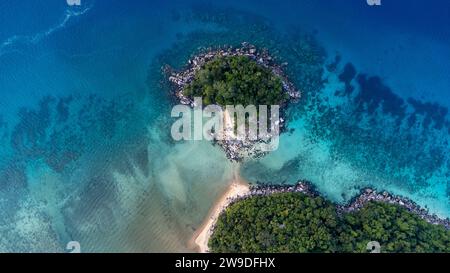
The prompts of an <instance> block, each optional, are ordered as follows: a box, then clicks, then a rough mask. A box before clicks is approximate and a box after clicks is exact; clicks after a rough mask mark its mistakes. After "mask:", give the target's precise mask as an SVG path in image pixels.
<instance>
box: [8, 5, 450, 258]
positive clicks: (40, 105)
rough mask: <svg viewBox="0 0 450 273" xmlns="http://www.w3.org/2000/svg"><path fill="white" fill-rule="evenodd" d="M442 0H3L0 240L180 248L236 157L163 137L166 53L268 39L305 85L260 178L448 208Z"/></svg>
mask: <svg viewBox="0 0 450 273" xmlns="http://www.w3.org/2000/svg"><path fill="white" fill-rule="evenodd" d="M449 26H450V3H449V2H448V1H446V0H442V1H433V2H432V3H430V2H429V1H419V0H411V1H393V0H382V6H379V7H374V6H369V5H367V4H366V1H364V0H352V1H344V0H327V1H325V0H323V1H312V0H309V1H308V0H297V1H294V0H292V1H288V0H285V1H269V0H263V1H250V0H249V1H242V0H241V1H223V2H219V1H181V0H180V1H145V2H144V1H131V2H130V1H118V0H113V1H100V0H96V1H94V0H89V1H88V0H81V5H80V6H68V5H67V3H66V1H64V0H51V1H45V3H43V1H37V0H29V1H21V2H20V3H17V1H14V2H12V1H11V2H10V1H2V2H1V3H0V92H1V94H2V99H1V101H0V139H1V140H2V141H1V142H0V251H32V252H34V251H51V252H52V251H55V252H61V251H65V246H66V243H67V242H68V241H71V240H76V241H79V242H80V243H81V246H82V251H101V252H109V251H189V250H190V249H189V246H188V240H189V238H190V237H191V236H192V233H193V231H194V230H195V229H196V228H197V227H198V226H199V224H200V223H201V221H202V220H203V218H204V217H205V215H206V214H207V212H208V210H209V208H210V206H211V204H212V203H213V201H214V200H215V198H216V197H217V196H218V194H219V193H220V192H221V191H222V190H223V189H224V188H225V187H226V185H227V183H228V181H229V180H230V178H231V177H232V175H233V170H235V169H236V166H235V164H232V163H229V162H228V161H227V160H226V158H225V156H224V154H223V152H222V151H221V150H220V149H219V148H218V147H215V146H213V145H211V144H210V143H207V142H186V143H173V141H171V139H170V135H169V133H170V124H171V122H172V121H171V119H170V109H171V105H172V101H171V100H170V98H169V96H168V95H167V90H166V88H165V86H164V82H161V79H162V78H161V71H160V68H161V66H162V65H165V64H170V65H171V66H173V67H176V68H180V67H182V66H183V64H185V63H186V61H187V58H188V57H189V56H190V55H191V54H193V53H195V52H197V51H198V50H199V49H198V48H199V47H202V46H203V47H207V46H214V45H224V44H230V45H238V44H239V43H241V42H243V41H247V42H251V43H254V44H256V45H258V46H261V47H267V48H268V49H269V51H270V52H271V53H272V54H273V55H274V56H277V57H278V58H279V59H280V60H283V61H287V62H288V70H289V71H288V73H289V75H290V77H291V79H292V81H293V82H295V83H296V85H297V86H298V88H299V89H301V90H302V91H303V98H302V100H301V101H300V102H299V103H297V104H294V105H291V107H290V109H289V112H288V116H289V117H290V120H289V125H288V126H289V132H288V133H285V134H283V135H282V139H281V143H280V148H279V149H278V150H277V151H275V152H273V153H271V154H269V155H267V156H266V157H264V158H262V159H260V160H252V161H247V162H245V163H243V164H242V166H241V174H242V176H243V177H244V178H246V179H247V180H249V181H250V182H252V183H256V182H260V183H295V182H296V181H298V180H300V179H304V180H309V181H311V182H312V183H314V184H315V185H316V186H317V188H318V190H320V191H321V192H322V193H323V194H324V195H326V196H327V197H329V198H330V199H332V200H333V201H336V202H345V201H348V200H349V199H350V198H352V197H353V196H354V195H355V194H357V193H358V191H359V190H360V189H361V188H364V187H367V186H370V187H374V188H377V189H380V190H388V191H390V192H393V193H396V194H401V195H404V196H406V197H408V198H411V199H412V200H414V201H415V202H417V203H418V204H420V205H421V206H424V207H427V208H428V209H429V210H430V212H431V213H436V214H438V215H439V216H441V217H449V216H450V204H449V196H450V189H449V179H450V154H449V146H450V144H449V140H450V122H449V120H450V119H449V114H448V107H450V96H449V94H450V93H449V90H450V76H449V72H448V71H450V64H449V60H450V28H449Z"/></svg>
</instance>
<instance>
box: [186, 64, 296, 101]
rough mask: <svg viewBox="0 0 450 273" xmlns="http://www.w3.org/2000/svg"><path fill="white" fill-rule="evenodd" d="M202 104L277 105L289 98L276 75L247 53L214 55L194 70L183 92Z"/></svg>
mask: <svg viewBox="0 0 450 273" xmlns="http://www.w3.org/2000/svg"><path fill="white" fill-rule="evenodd" d="M183 93H184V95H185V96H187V97H191V98H192V97H202V98H203V104H204V105H209V104H218V105H221V106H225V105H239V104H241V105H244V106H247V105H250V104H252V105H280V104H282V103H283V102H285V101H286V100H287V99H288V98H289V97H288V94H287V93H286V92H285V91H284V90H283V84H282V81H281V79H280V77H279V76H277V75H275V74H274V73H273V72H272V71H271V70H270V69H268V68H265V67H262V66H260V65H258V64H257V63H256V62H255V61H254V60H252V59H250V58H249V57H246V56H227V57H216V58H215V59H213V60H211V61H209V62H207V63H206V64H205V65H204V66H203V67H202V68H201V69H200V70H199V71H197V72H196V75H195V78H194V80H193V81H192V82H191V83H190V84H189V85H188V86H186V88H185V89H184V91H183Z"/></svg>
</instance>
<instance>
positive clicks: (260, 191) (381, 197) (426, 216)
mask: <svg viewBox="0 0 450 273" xmlns="http://www.w3.org/2000/svg"><path fill="white" fill-rule="evenodd" d="M285 192H299V193H303V194H306V195H308V196H311V197H317V196H319V193H318V192H317V191H316V190H315V189H314V186H313V185H312V184H311V183H309V182H305V181H300V182H298V183H297V184H296V185H291V186H285V185H258V186H252V187H250V191H249V193H248V194H246V195H245V196H239V197H236V198H234V199H233V200H230V202H229V205H231V204H233V203H235V202H238V201H240V200H242V199H245V198H249V197H252V196H267V195H271V194H274V193H285ZM371 201H377V202H385V203H388V204H394V205H399V206H402V207H404V208H405V209H407V210H408V211H409V212H411V213H414V214H416V215H418V216H419V217H420V218H421V219H423V220H425V221H426V222H428V223H430V224H434V225H442V226H443V227H444V228H446V229H447V230H450V219H448V218H446V219H442V218H439V217H438V216H437V215H435V214H430V213H429V211H428V210H426V209H424V208H421V207H420V206H419V205H417V204H416V203H415V202H414V201H412V200H409V199H407V198H405V197H402V196H396V195H392V194H390V193H388V192H386V191H384V192H382V193H379V192H377V191H376V190H374V189H370V188H366V189H363V190H362V191H361V193H360V194H359V195H357V196H356V197H354V198H353V199H352V200H350V202H349V203H348V204H346V205H336V208H337V212H338V214H342V213H346V212H353V211H357V210H359V209H361V208H362V207H363V206H364V205H365V204H367V203H368V202H371Z"/></svg>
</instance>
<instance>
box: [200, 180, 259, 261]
mask: <svg viewBox="0 0 450 273" xmlns="http://www.w3.org/2000/svg"><path fill="white" fill-rule="evenodd" d="M249 191H250V187H249V185H248V183H247V182H245V181H243V180H242V179H241V178H239V177H238V176H235V179H233V181H232V183H231V184H230V186H229V187H228V188H227V190H226V191H225V193H223V194H222V195H221V196H220V198H219V199H218V200H217V201H216V203H215V204H214V206H213V207H212V209H211V210H210V212H209V213H208V216H207V218H206V219H205V221H204V222H203V224H202V225H201V226H200V228H199V229H198V230H197V231H196V232H195V234H194V237H193V243H194V245H195V248H196V249H197V250H198V251H199V252H200V253H206V252H208V251H209V248H208V241H209V237H210V236H211V233H212V227H213V226H214V225H215V223H216V221H217V219H218V217H219V215H220V213H221V212H222V211H223V210H224V209H225V208H226V207H227V206H228V205H229V204H230V202H231V201H232V200H233V199H234V198H236V197H239V196H244V195H246V194H247V193H248V192H249Z"/></svg>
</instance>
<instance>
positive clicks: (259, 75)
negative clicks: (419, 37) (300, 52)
mask: <svg viewBox="0 0 450 273" xmlns="http://www.w3.org/2000/svg"><path fill="white" fill-rule="evenodd" d="M286 65H287V64H286V63H281V64H279V63H278V62H277V61H276V60H275V58H273V57H272V56H270V54H269V53H268V51H267V50H264V49H257V48H256V47H255V46H253V45H251V44H249V43H247V42H243V43H242V46H241V47H224V48H218V49H211V48H210V49H208V50H206V51H205V52H201V53H199V54H197V55H195V56H193V57H192V58H191V59H190V60H188V62H187V66H186V67H185V68H184V69H182V70H179V71H176V70H174V69H172V68H170V67H165V69H164V70H165V73H166V74H167V75H169V76H168V79H169V81H170V82H171V83H172V84H173V94H174V96H175V98H176V99H177V101H178V102H179V103H181V104H184V105H189V106H191V107H192V108H194V107H195V106H196V105H197V104H198V102H197V101H196V100H195V98H200V99H201V103H202V107H206V106H208V105H217V106H219V107H221V108H222V109H223V110H224V117H223V124H224V126H223V128H222V129H223V130H221V131H222V132H220V136H221V137H219V138H217V139H216V140H217V141H216V142H215V143H217V144H218V145H220V146H221V147H222V148H223V149H224V150H225V153H226V155H227V157H228V158H229V159H230V160H233V161H242V160H243V159H245V158H249V157H253V158H255V157H258V156H262V155H264V154H266V152H267V149H264V148H265V147H266V146H265V145H264V144H267V143H268V140H270V139H271V136H275V137H278V135H279V133H280V132H281V131H282V129H283V128H284V127H285V118H284V109H285V108H286V106H287V105H288V104H289V103H290V102H296V101H298V99H299V98H300V94H301V93H300V91H298V90H297V89H296V88H295V87H294V85H293V84H292V83H291V82H290V81H289V79H288V77H287V76H286V74H285V73H284V71H283V67H284V66H286ZM229 106H231V107H236V106H242V107H247V106H254V107H255V108H254V109H256V115H257V117H255V121H252V120H251V119H250V117H249V115H248V112H246V115H247V116H245V118H246V119H247V120H246V122H247V123H248V127H247V129H246V130H248V128H249V127H250V126H251V124H254V125H255V127H258V126H259V125H261V124H262V122H261V120H260V119H259V118H260V116H261V109H262V108H260V107H261V106H265V107H267V108H269V107H270V111H271V115H268V118H267V119H263V121H264V123H268V124H265V126H266V127H268V130H267V132H269V131H270V132H271V133H272V135H269V134H268V133H267V135H264V132H266V131H262V130H261V127H258V138H253V139H252V138H247V137H245V138H242V137H237V135H238V134H237V133H238V128H237V125H236V124H237V122H236V121H237V119H238V116H237V115H236V113H235V112H230V111H229V108H228V107H229ZM274 107H277V108H276V110H277V111H278V113H277V115H276V116H274V115H273V111H274V109H275V108H274ZM247 109H249V108H245V111H247ZM279 112H281V113H279ZM263 116H264V117H266V116H267V115H263ZM261 134H262V135H263V136H265V137H260V135H261Z"/></svg>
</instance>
